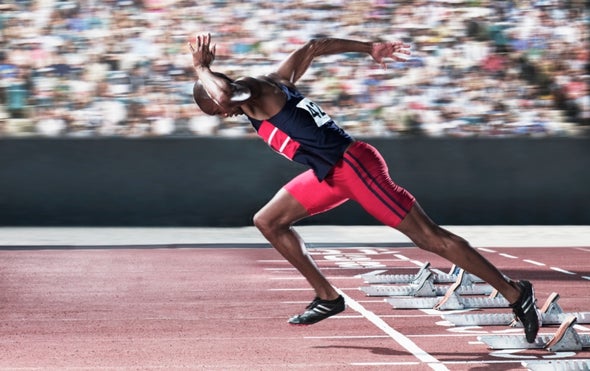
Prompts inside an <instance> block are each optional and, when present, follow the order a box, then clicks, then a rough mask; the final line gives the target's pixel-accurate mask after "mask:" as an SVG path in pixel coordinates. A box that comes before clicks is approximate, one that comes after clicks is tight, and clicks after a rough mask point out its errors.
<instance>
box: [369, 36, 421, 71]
mask: <svg viewBox="0 0 590 371" xmlns="http://www.w3.org/2000/svg"><path fill="white" fill-rule="evenodd" d="M410 54H411V52H410V44H406V43H404V42H403V41H393V42H385V43H373V45H372V46H371V57H373V59H374V60H375V62H377V63H379V64H380V65H381V66H383V68H385V67H386V65H385V62H384V61H383V59H384V58H391V59H393V60H394V61H397V62H405V61H406V60H407V57H406V56H409V55H410Z"/></svg>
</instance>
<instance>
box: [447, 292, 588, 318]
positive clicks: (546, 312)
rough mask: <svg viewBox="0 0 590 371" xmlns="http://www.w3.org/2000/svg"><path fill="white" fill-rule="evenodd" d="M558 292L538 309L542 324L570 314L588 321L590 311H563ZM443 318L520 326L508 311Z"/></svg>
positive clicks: (464, 314)
mask: <svg viewBox="0 0 590 371" xmlns="http://www.w3.org/2000/svg"><path fill="white" fill-rule="evenodd" d="M558 300H559V294H558V293H556V292H554V293H552V294H551V295H549V297H548V298H547V300H546V301H545V303H544V304H543V307H541V309H540V310H539V311H540V313H541V322H542V323H543V325H559V324H561V323H562V322H563V321H565V320H566V319H567V318H568V317H570V316H575V317H576V318H577V323H580V324H582V323H584V324H586V323H590V312H570V313H565V312H564V311H563V309H562V308H561V306H560V305H559V304H558V303H557V301H558ZM442 318H443V319H445V320H447V321H449V322H451V323H453V324H454V325H455V326H515V327H516V326H520V327H522V324H521V323H520V322H518V321H514V315H512V314H510V313H481V314H469V313H463V314H444V315H443V316H442Z"/></svg>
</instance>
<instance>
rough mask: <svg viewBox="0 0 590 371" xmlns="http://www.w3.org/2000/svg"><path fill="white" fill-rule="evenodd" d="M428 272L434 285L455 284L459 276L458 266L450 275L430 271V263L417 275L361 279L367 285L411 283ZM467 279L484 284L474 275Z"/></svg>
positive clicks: (379, 275) (421, 268) (362, 276)
mask: <svg viewBox="0 0 590 371" xmlns="http://www.w3.org/2000/svg"><path fill="white" fill-rule="evenodd" d="M428 272H432V273H433V277H432V279H433V282H434V283H452V282H455V280H456V279H457V275H458V269H457V267H456V266H453V267H452V268H451V270H450V271H449V273H444V272H442V271H440V270H438V269H430V263H429V262H426V263H424V265H422V267H420V270H419V271H418V273H416V274H363V275H361V278H362V279H363V280H364V281H365V282H366V283H411V282H417V281H420V280H421V279H422V278H423V277H422V275H424V274H427V273H428ZM466 278H467V279H468V280H470V281H471V282H473V283H475V282H483V281H482V280H481V278H479V277H477V276H474V275H473V274H468V275H467V277H466Z"/></svg>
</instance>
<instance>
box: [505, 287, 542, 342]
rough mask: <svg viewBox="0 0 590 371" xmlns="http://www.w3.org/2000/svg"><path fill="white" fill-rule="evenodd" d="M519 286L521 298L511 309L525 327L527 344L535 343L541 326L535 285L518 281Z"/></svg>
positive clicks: (511, 305)
mask: <svg viewBox="0 0 590 371" xmlns="http://www.w3.org/2000/svg"><path fill="white" fill-rule="evenodd" d="M517 285H518V287H519V288H520V297H519V298H518V300H517V301H516V302H514V303H512V304H510V307H511V308H512V311H513V312H514V315H515V316H516V318H517V319H518V320H519V321H520V322H521V323H522V325H523V327H524V334H525V336H526V340H527V342H529V343H534V342H535V339H536V338H537V333H538V332H539V327H540V326H541V320H540V318H541V316H540V314H539V310H538V309H537V304H536V301H537V299H535V292H534V290H533V285H532V284H531V283H530V282H529V281H518V282H517Z"/></svg>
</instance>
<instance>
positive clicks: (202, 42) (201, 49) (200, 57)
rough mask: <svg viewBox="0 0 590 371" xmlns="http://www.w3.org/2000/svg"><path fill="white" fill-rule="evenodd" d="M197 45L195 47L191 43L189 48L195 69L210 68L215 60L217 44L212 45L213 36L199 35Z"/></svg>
mask: <svg viewBox="0 0 590 371" xmlns="http://www.w3.org/2000/svg"><path fill="white" fill-rule="evenodd" d="M196 41H197V45H196V47H195V46H193V44H191V43H190V42H189V43H188V46H189V48H190V50H191V53H192V55H193V66H194V67H195V68H199V67H205V68H209V66H211V64H212V63H213V61H214V60H215V46H216V45H215V44H214V45H213V47H210V45H211V34H209V33H208V34H206V35H197V40H196Z"/></svg>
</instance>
